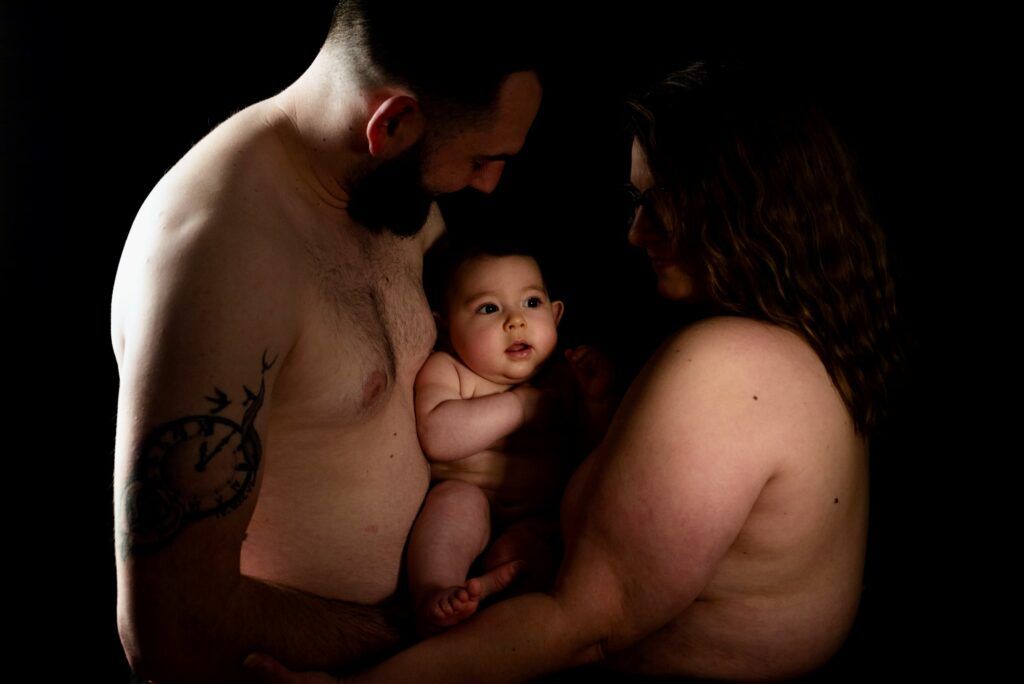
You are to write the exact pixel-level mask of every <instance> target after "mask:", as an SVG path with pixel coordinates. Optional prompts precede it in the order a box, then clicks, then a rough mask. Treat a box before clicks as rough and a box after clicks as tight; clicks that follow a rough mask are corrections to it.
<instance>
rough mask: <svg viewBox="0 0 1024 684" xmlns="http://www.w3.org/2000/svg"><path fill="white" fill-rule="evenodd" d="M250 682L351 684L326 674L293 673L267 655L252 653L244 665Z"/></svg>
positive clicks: (268, 683) (344, 679) (261, 683)
mask: <svg viewBox="0 0 1024 684" xmlns="http://www.w3.org/2000/svg"><path fill="white" fill-rule="evenodd" d="M242 667H244V668H245V670H246V671H247V672H248V673H249V676H250V681H252V682H254V683H256V682H258V683H259V684H350V683H351V680H349V679H346V678H345V677H334V676H332V675H330V674H328V673H326V672H292V671H291V670H289V669H288V668H287V667H285V666H284V665H282V664H281V663H279V662H278V661H277V660H275V659H274V658H272V657H270V656H268V655H267V654H265V653H250V654H249V657H247V658H246V659H245V662H243V663H242Z"/></svg>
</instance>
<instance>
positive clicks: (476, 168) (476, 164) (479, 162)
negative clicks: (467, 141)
mask: <svg viewBox="0 0 1024 684" xmlns="http://www.w3.org/2000/svg"><path fill="white" fill-rule="evenodd" d="M485 166H487V162H486V161H484V160H474V161H473V170H474V171H479V170H480V169H482V168H484V167H485Z"/></svg>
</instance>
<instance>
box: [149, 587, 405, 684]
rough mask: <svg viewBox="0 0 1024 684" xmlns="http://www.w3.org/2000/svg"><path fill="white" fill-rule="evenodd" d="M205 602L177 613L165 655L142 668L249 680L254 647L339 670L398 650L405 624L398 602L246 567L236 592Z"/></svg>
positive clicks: (160, 680)
mask: <svg viewBox="0 0 1024 684" xmlns="http://www.w3.org/2000/svg"><path fill="white" fill-rule="evenodd" d="M204 603H205V604H206V605H203V606H202V609H201V612H199V613H198V614H197V613H196V611H195V610H193V611H189V612H186V611H181V612H180V613H177V614H176V615H175V616H174V617H177V620H178V624H176V625H174V627H171V629H172V633H173V636H172V637H169V638H167V639H166V640H165V642H166V643H163V644H160V645H158V646H155V648H156V649H157V651H158V653H159V658H158V660H156V661H154V660H153V659H149V660H146V659H143V663H144V667H141V668H139V669H138V671H137V673H138V674H139V675H140V676H142V677H144V678H147V679H152V680H154V681H155V682H156V684H176V683H177V682H189V683H191V684H200V683H203V682H211V683H213V682H216V683H218V684H222V683H224V682H242V681H248V680H246V679H245V678H244V675H243V670H242V668H241V663H242V660H243V659H244V658H245V656H246V654H248V653H249V652H251V651H253V650H260V651H263V652H266V653H269V654H271V655H273V656H274V657H276V658H278V659H279V660H280V661H281V662H283V663H286V664H288V666H289V667H292V668H294V669H297V670H326V671H332V672H339V671H341V670H342V669H343V668H345V667H346V666H349V665H351V664H354V663H356V664H358V663H363V664H366V663H369V662H373V659H374V656H381V655H384V654H386V653H388V652H390V651H393V650H395V649H396V648H397V647H398V645H399V641H400V637H401V632H403V631H404V630H403V629H402V626H401V623H402V622H403V620H402V619H400V618H399V617H398V616H399V615H401V613H400V611H399V610H398V609H392V608H387V607H378V606H364V605H360V604H355V603H349V602H346V601H338V600H334V599H328V598H324V597H321V596H316V595H314V594H309V593H307V592H304V591H300V590H297V589H293V588H290V587H285V586H281V585H277V584H272V583H267V582H262V581H260V580H257V579H254V578H251V577H246V576H244V575H243V576H241V579H240V581H239V583H238V584H237V586H236V589H235V590H234V591H233V592H230V593H229V595H227V596H224V597H222V598H221V597H211V598H210V599H208V600H207V601H205V602H204ZM188 614H191V615H192V617H191V618H190V617H187V615H188ZM179 616H180V617H179ZM168 617H170V616H168ZM153 649H154V646H150V651H149V653H152V652H153Z"/></svg>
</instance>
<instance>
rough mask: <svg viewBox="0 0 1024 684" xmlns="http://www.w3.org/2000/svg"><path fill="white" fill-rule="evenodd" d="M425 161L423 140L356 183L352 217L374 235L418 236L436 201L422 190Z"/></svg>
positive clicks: (349, 208)
mask: <svg viewBox="0 0 1024 684" xmlns="http://www.w3.org/2000/svg"><path fill="white" fill-rule="evenodd" d="M424 160H425V153H424V143H423V138H420V139H419V140H418V141H417V142H416V144H414V145H412V146H411V147H409V148H408V149H407V150H405V151H404V152H402V153H401V154H400V155H398V156H397V157H395V158H394V159H389V160H388V161H385V162H383V163H382V164H381V165H380V166H378V167H377V168H375V169H373V170H372V171H370V172H368V173H367V174H366V175H365V176H363V177H362V178H360V179H358V180H356V181H355V182H354V183H353V184H352V187H351V190H350V193H349V203H348V213H349V216H351V217H352V218H353V219H354V220H355V221H356V222H357V223H360V224H361V225H363V226H365V227H366V228H367V229H368V230H369V231H370V232H372V233H377V234H379V233H380V232H381V231H383V230H388V231H389V232H391V233H393V234H394V235H398V236H400V237H410V236H412V235H415V234H416V233H418V232H419V231H420V229H421V228H422V227H423V224H424V223H426V221H427V216H428V215H429V213H430V205H431V203H432V202H433V201H434V195H433V194H432V193H430V192H429V191H428V190H427V189H426V188H424V187H423V167H424Z"/></svg>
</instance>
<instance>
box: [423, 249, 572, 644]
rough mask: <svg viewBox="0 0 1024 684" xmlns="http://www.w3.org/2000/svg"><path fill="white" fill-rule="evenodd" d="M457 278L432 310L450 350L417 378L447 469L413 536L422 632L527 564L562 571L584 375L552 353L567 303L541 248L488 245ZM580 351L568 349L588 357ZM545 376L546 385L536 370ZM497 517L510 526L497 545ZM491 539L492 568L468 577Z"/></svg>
mask: <svg viewBox="0 0 1024 684" xmlns="http://www.w3.org/2000/svg"><path fill="white" fill-rule="evenodd" d="M449 278H450V279H449V281H448V287H447V288H446V290H445V292H444V294H443V297H442V299H443V303H442V306H441V309H442V310H441V312H440V315H438V314H437V313H435V316H437V318H438V327H439V331H440V335H439V337H440V339H441V341H442V347H443V348H445V349H446V351H436V352H434V353H433V354H432V355H431V356H430V357H429V358H428V359H427V361H426V362H425V363H424V365H423V367H422V368H421V369H420V371H419V374H418V376H417V378H416V384H415V411H416V423H417V429H418V432H419V438H420V444H421V446H422V447H423V451H424V453H425V454H426V455H427V457H428V458H429V459H430V461H431V474H432V477H433V479H434V480H435V481H437V480H440V482H439V483H438V484H436V485H435V486H434V487H433V488H432V489H431V490H430V492H429V493H428V494H427V498H426V501H425V502H424V505H423V509H422V510H421V512H420V514H419V517H418V518H417V520H416V523H415V525H414V526H413V529H412V533H411V535H410V540H409V550H408V572H409V583H410V589H411V592H412V596H413V599H414V601H415V606H416V613H417V618H418V623H419V627H420V631H421V633H424V634H429V633H431V632H434V631H437V630H438V629H441V628H444V627H449V626H451V625H454V624H456V623H458V622H461V621H462V620H464V619H466V618H467V617H469V616H470V615H472V614H473V613H474V612H475V611H476V610H477V607H478V605H479V602H480V601H481V600H482V599H483V598H485V597H486V596H488V595H489V594H491V593H493V592H495V591H498V590H500V589H503V588H504V587H505V586H507V585H508V583H509V582H511V580H512V579H513V577H514V576H516V575H517V574H518V573H519V572H520V570H522V571H523V573H524V574H527V571H528V570H533V571H534V572H533V573H532V576H533V577H535V578H536V577H542V576H545V573H548V574H551V575H553V572H554V570H555V568H556V567H557V545H558V523H557V519H558V504H559V499H560V497H561V493H562V489H563V488H564V485H565V482H566V480H567V478H568V475H569V474H570V472H571V469H572V466H573V465H574V464H572V463H570V462H569V460H568V456H569V454H568V453H567V451H568V448H567V447H568V446H569V445H568V444H567V443H566V442H565V438H566V437H568V436H569V433H570V430H568V429H566V426H567V425H568V424H569V415H568V410H567V407H568V406H569V403H568V400H569V399H570V398H571V397H572V393H573V391H574V384H575V380H574V379H573V378H572V372H571V371H569V370H568V366H567V365H566V364H565V363H563V364H561V368H562V369H563V370H562V374H561V377H559V376H558V371H557V370H556V369H555V368H554V366H557V365H558V364H548V365H547V366H545V365H544V364H545V361H547V360H548V358H549V356H550V355H551V354H552V352H553V351H554V350H555V346H556V343H557V340H558V336H557V332H556V329H557V327H558V323H559V321H560V320H561V318H562V314H563V312H564V310H565V307H564V305H563V303H562V302H560V301H551V300H550V298H549V297H548V292H547V289H546V287H545V284H544V280H543V278H542V277H541V273H540V268H539V266H538V265H537V262H536V260H534V259H533V258H532V257H530V256H526V255H524V254H518V253H515V254H514V253H508V252H507V251H506V252H501V251H498V252H487V251H485V250H483V249H481V250H478V251H476V252H470V253H468V254H466V255H464V256H463V258H462V259H461V260H460V261H459V262H458V263H457V264H456V265H455V267H454V269H453V270H451V271H450V276H449ZM580 353H581V352H580V351H579V350H567V351H566V357H567V358H568V359H569V361H570V362H572V363H579V361H578V360H577V357H578V356H579V355H580ZM557 360H558V359H554V361H557ZM542 371H543V372H542ZM566 372H568V373H569V375H566ZM542 377H543V378H545V379H547V380H548V383H547V384H548V386H547V387H543V386H541V383H540V382H537V383H535V384H530V383H529V382H528V381H530V380H531V379H536V380H538V381H539V380H541V379H542ZM552 379H553V381H554V386H551V380H552ZM557 436H561V437H562V439H561V440H560V439H558V437H557ZM492 519H493V520H494V521H495V522H496V523H498V525H499V526H500V528H501V529H500V532H501V534H500V535H499V536H498V537H497V539H496V540H495V542H494V544H492V545H491V546H490V548H488V541H489V540H490V538H491V535H492ZM485 549H488V553H487V555H486V556H484V557H483V558H482V561H483V566H484V569H485V570H486V572H485V573H484V574H483V575H482V576H481V577H478V578H474V579H470V580H469V581H466V577H467V574H468V572H469V569H470V566H471V565H472V564H473V562H474V560H475V559H476V558H477V556H479V555H480V554H481V553H483V552H484V550H485ZM531 565H533V566H535V567H532V568H531V567H530V566H531ZM536 566H545V567H536ZM541 581H543V580H541ZM548 581H550V579H548ZM538 588H539V587H538Z"/></svg>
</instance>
